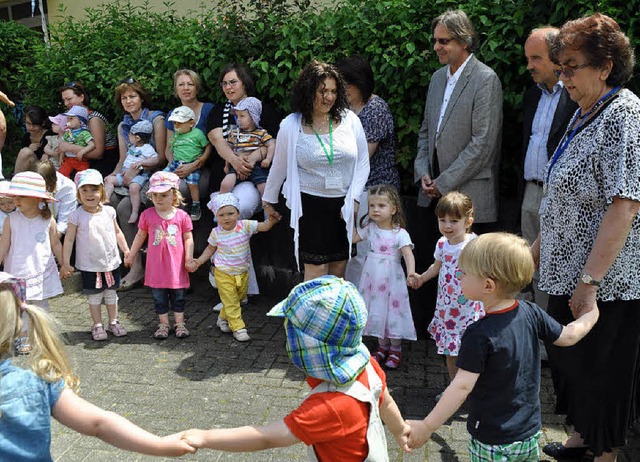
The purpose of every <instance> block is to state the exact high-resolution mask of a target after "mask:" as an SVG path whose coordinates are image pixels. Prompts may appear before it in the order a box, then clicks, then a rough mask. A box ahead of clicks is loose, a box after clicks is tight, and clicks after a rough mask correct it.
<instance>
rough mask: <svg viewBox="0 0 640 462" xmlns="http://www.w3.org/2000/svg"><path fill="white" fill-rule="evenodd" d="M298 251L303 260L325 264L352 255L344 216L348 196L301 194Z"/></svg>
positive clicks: (342, 259)
mask: <svg viewBox="0 0 640 462" xmlns="http://www.w3.org/2000/svg"><path fill="white" fill-rule="evenodd" d="M301 196H302V197H301V199H302V216H301V217H300V220H299V221H298V233H299V235H298V252H299V257H300V262H301V263H306V264H310V265H323V264H325V263H331V262H334V261H344V260H347V259H348V258H349V241H348V239H347V229H346V227H347V225H346V223H345V221H344V220H343V219H342V217H341V216H340V209H341V208H342V206H343V205H344V197H319V196H312V195H310V194H305V193H302V194H301Z"/></svg>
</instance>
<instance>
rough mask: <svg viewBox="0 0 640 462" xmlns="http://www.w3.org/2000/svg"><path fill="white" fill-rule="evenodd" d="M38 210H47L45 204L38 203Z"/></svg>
mask: <svg viewBox="0 0 640 462" xmlns="http://www.w3.org/2000/svg"><path fill="white" fill-rule="evenodd" d="M38 208H39V209H40V210H44V209H45V208H47V204H46V203H44V202H38Z"/></svg>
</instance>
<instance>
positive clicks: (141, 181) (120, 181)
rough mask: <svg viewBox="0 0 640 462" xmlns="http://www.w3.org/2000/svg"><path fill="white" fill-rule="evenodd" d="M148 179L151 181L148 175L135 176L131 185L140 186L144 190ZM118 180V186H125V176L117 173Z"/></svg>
mask: <svg viewBox="0 0 640 462" xmlns="http://www.w3.org/2000/svg"><path fill="white" fill-rule="evenodd" d="M148 179H149V174H148V173H141V174H140V175H136V176H134V177H133V179H132V180H131V183H136V184H139V185H140V187H141V188H142V187H143V186H144V184H145V183H146V182H147V180H148ZM116 180H118V186H122V185H123V184H124V174H122V173H116Z"/></svg>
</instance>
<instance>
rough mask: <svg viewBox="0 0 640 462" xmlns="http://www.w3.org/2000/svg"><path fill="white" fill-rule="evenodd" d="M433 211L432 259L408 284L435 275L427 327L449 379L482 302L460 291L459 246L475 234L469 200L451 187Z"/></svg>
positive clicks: (467, 241)
mask: <svg viewBox="0 0 640 462" xmlns="http://www.w3.org/2000/svg"><path fill="white" fill-rule="evenodd" d="M435 212H436V216H437V217H438V228H439V229H440V233H441V234H442V237H441V238H440V239H439V240H438V243H437V244H436V250H435V253H434V258H435V261H434V262H433V264H432V265H431V266H430V267H429V269H427V271H425V272H424V273H422V274H421V275H419V276H417V277H416V278H415V279H414V281H413V283H412V287H414V288H416V289H417V288H418V287H420V286H421V285H422V284H424V283H425V282H427V281H428V280H430V279H432V278H434V277H436V276H438V297H437V300H436V310H435V313H434V315H433V320H432V321H431V323H430V324H429V329H428V330H429V333H430V334H431V337H433V339H434V340H435V341H436V346H437V347H438V354H441V355H445V357H446V358H447V370H448V371H449V378H450V379H451V380H453V378H454V377H455V375H456V372H457V371H458V368H457V367H456V359H457V358H458V351H459V350H460V340H461V339H462V334H464V331H465V330H466V329H467V326H468V325H469V324H471V323H473V322H475V321H477V320H478V319H480V318H481V317H483V316H484V310H483V307H482V302H478V301H472V300H467V298H466V297H465V296H464V295H463V294H462V289H461V286H460V277H459V270H458V259H459V257H460V253H461V252H462V249H464V247H465V246H466V245H467V244H468V243H469V242H470V241H471V240H472V239H474V238H475V237H476V235H475V234H474V233H472V232H471V225H472V224H473V204H472V202H471V199H470V198H469V197H468V196H466V195H465V194H463V193H461V192H458V191H452V192H449V193H447V194H445V195H444V196H442V197H441V198H440V200H439V201H438V204H437V205H436V210H435ZM438 396H440V395H438Z"/></svg>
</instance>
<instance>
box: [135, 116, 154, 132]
mask: <svg viewBox="0 0 640 462" xmlns="http://www.w3.org/2000/svg"><path fill="white" fill-rule="evenodd" d="M130 133H132V134H134V135H137V134H138V133H142V134H143V135H151V134H152V133H153V125H151V122H149V121H148V120H144V119H142V120H140V121H138V122H136V123H135V124H133V126H132V127H131V130H130Z"/></svg>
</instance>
